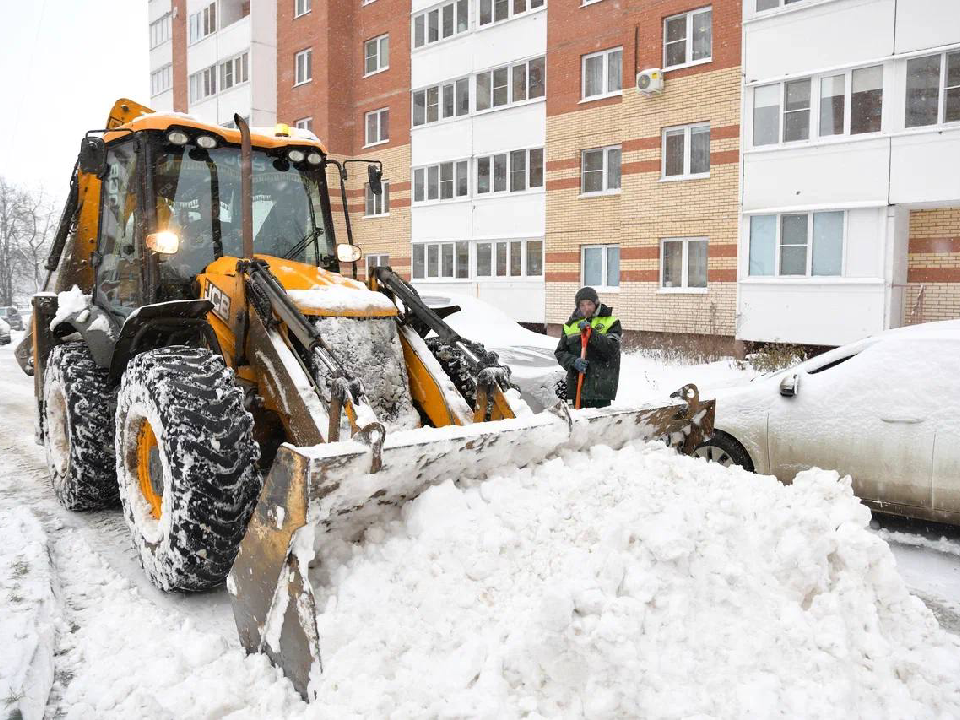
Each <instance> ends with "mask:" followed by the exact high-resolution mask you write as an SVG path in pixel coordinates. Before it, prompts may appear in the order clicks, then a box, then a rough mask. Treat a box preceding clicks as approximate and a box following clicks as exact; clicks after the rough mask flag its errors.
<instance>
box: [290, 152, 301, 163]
mask: <svg viewBox="0 0 960 720" xmlns="http://www.w3.org/2000/svg"><path fill="white" fill-rule="evenodd" d="M287 157H288V158H290V162H295V163H298V162H303V158H304V157H305V155H304V154H303V150H291V151H290V152H288V153H287Z"/></svg>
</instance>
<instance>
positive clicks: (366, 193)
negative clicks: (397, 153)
mask: <svg viewBox="0 0 960 720" xmlns="http://www.w3.org/2000/svg"><path fill="white" fill-rule="evenodd" d="M381 185H382V186H383V192H381V193H380V195H375V194H374V193H373V191H372V190H371V189H370V183H364V184H363V217H364V218H382V217H389V216H390V181H389V180H382V181H381ZM371 202H372V203H373V212H372V213H371V212H368V211H369V206H370V203H371ZM378 205H379V212H377V210H378V208H377V206H378ZM367 257H369V256H367Z"/></svg>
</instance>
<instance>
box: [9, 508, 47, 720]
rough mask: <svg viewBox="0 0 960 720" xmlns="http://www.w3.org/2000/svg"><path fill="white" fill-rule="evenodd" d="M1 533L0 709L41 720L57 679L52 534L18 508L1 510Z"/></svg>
mask: <svg viewBox="0 0 960 720" xmlns="http://www.w3.org/2000/svg"><path fill="white" fill-rule="evenodd" d="M0 538H3V542H0V593H2V595H3V597H2V599H0V639H2V641H0V642H2V644H3V651H2V652H0V711H2V712H0V714H2V715H3V717H10V718H13V717H23V718H25V720H32V719H33V718H37V719H38V720H39V718H42V717H43V711H44V708H45V707H46V704H47V697H48V695H49V694H50V687H51V685H52V684H53V672H54V663H53V651H54V639H55V631H54V621H55V617H56V614H57V603H56V598H55V597H54V591H53V583H54V577H53V570H52V568H51V563H50V554H49V548H48V545H47V535H46V533H44V531H43V528H42V527H41V526H40V521H39V520H38V519H37V517H36V516H35V515H34V514H33V513H32V512H30V511H29V510H27V509H26V508H23V507H17V508H11V509H9V510H0ZM18 711H19V713H20V715H19V716H18V715H17V712H18Z"/></svg>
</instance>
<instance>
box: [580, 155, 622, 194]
mask: <svg viewBox="0 0 960 720" xmlns="http://www.w3.org/2000/svg"><path fill="white" fill-rule="evenodd" d="M611 150H619V151H620V187H617V188H610V187H609V180H610V177H609V170H610V168H609V160H610V151H611ZM597 151H602V153H603V166H602V169H601V173H602V175H603V189H602V190H585V189H584V187H585V185H586V183H585V182H584V175H583V172H584V162H583V156H584V154H585V153H588V152H597ZM621 192H623V146H621V145H604V146H603V147H598V148H586V149H585V150H581V151H580V197H582V198H591V197H600V196H601V195H619V194H620V193H621Z"/></svg>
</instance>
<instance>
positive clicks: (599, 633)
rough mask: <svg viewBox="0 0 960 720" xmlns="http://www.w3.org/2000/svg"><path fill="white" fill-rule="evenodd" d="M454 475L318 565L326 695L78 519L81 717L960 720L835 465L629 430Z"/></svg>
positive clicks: (930, 642) (958, 686)
mask: <svg viewBox="0 0 960 720" xmlns="http://www.w3.org/2000/svg"><path fill="white" fill-rule="evenodd" d="M459 480H460V483H459V486H457V485H454V484H453V483H452V482H448V483H446V484H443V485H439V486H436V487H433V488H431V489H430V490H428V491H426V492H425V493H423V494H422V495H421V496H420V497H419V498H418V499H416V500H414V501H412V502H410V503H408V504H407V505H405V506H404V508H403V510H402V511H401V512H399V513H398V514H397V516H396V517H394V518H393V519H391V520H389V521H386V522H385V523H384V524H382V525H379V526H376V527H374V528H371V529H370V530H368V531H367V533H366V535H365V537H364V540H363V542H362V543H360V544H358V545H354V546H343V547H341V548H340V549H339V555H338V557H335V558H328V559H327V561H326V563H325V564H323V565H322V566H321V567H320V568H318V571H321V572H318V575H324V574H326V573H329V574H328V575H326V577H317V578H315V587H317V588H318V592H319V594H320V597H319V598H318V600H319V607H320V608H321V609H320V616H319V618H318V620H319V627H320V633H321V649H322V652H323V670H324V671H323V673H322V674H321V675H319V676H318V677H315V678H314V684H313V689H314V690H315V691H316V692H317V699H316V700H315V701H314V702H313V703H312V704H310V705H306V704H304V703H303V702H301V701H300V699H299V697H298V696H297V695H296V693H295V692H294V690H293V687H292V686H291V685H290V684H289V682H288V681H287V680H286V679H284V678H283V677H282V675H281V674H280V671H279V670H277V669H276V668H274V667H272V666H270V665H269V663H268V661H267V659H266V657H265V656H263V655H259V654H254V655H250V656H246V655H245V654H244V653H243V651H242V650H241V649H240V647H239V644H238V643H237V641H236V640H235V639H234V638H233V637H231V635H232V629H228V631H227V635H221V634H220V633H218V632H217V631H215V630H213V629H210V628H207V627H204V626H203V624H202V623H201V624H200V625H197V624H196V622H195V621H194V620H191V619H188V620H186V621H185V620H184V619H183V617H182V616H181V615H180V614H179V613H177V612H159V610H158V607H157V605H156V604H155V602H154V601H152V600H150V599H147V598H144V597H141V596H140V591H139V590H137V589H135V588H132V587H130V585H129V583H128V582H127V581H126V580H124V579H123V578H120V577H118V576H117V575H116V573H115V572H114V571H113V570H111V569H110V568H109V567H108V566H106V565H105V564H104V563H103V561H99V560H97V559H96V558H95V556H94V555H92V554H91V553H90V550H89V548H87V546H86V545H85V544H84V543H83V542H81V541H80V540H79V538H78V536H76V535H75V534H74V535H71V536H68V537H66V538H65V539H64V540H63V541H62V542H61V543H59V544H58V546H57V549H56V551H57V552H58V553H61V554H64V555H65V558H64V561H63V562H62V571H63V572H65V573H69V574H70V577H69V578H67V579H68V580H69V581H70V582H71V583H74V584H77V583H81V582H82V581H89V582H90V584H91V585H90V589H89V591H88V592H87V594H86V595H85V596H84V597H85V598H86V599H85V601H84V602H83V603H82V605H83V607H82V608H80V609H77V610H75V611H74V613H73V616H72V617H73V620H72V622H74V623H75V633H73V634H70V635H67V636H66V637H67V638H68V642H67V645H68V647H66V648H65V654H63V655H61V656H60V657H59V658H58V666H60V667H61V669H63V670H67V671H69V672H70V673H71V675H72V679H71V681H70V683H69V684H68V686H67V687H66V688H65V690H64V695H63V697H62V698H61V700H60V702H62V703H63V705H64V706H65V707H67V708H69V710H68V712H67V717H68V718H87V717H142V718H166V717H189V718H194V717H226V716H229V717H232V718H258V717H283V718H324V719H327V718H330V719H333V718H336V720H343V719H345V718H360V717H363V718H368V717H369V718H381V717H390V718H437V717H447V718H497V719H498V720H499V719H500V718H520V717H525V718H544V717H562V718H577V717H588V718H639V717H647V718H674V717H676V718H680V717H715V718H743V717H755V718H770V717H789V718H809V717H821V718H835V717H862V718H870V719H871V720H875V719H876V718H896V719H898V720H899V719H900V718H906V717H909V718H922V717H960V641H958V640H957V639H956V638H955V637H954V636H952V635H949V634H948V633H946V632H945V631H943V630H941V629H940V627H939V626H938V625H937V622H936V620H935V619H934V617H933V615H932V614H931V613H930V612H929V611H928V610H927V608H926V607H925V606H924V605H923V603H922V602H921V601H920V600H919V599H917V598H915V597H913V596H911V595H910V594H909V593H908V591H907V589H906V587H905V585H904V582H903V580H902V579H901V577H900V575H899V574H898V572H897V568H896V566H895V564H894V558H893V555H892V554H891V552H890V550H889V548H888V546H887V545H886V543H885V542H884V541H883V540H882V539H880V538H879V537H877V536H876V535H875V534H873V533H872V532H870V530H869V529H868V523H869V519H870V513H869V511H868V510H867V509H866V508H865V507H863V506H862V505H861V504H860V503H859V502H858V501H857V499H856V498H855V497H854V496H853V494H852V493H851V490H850V485H849V482H848V481H847V480H845V479H841V478H838V477H837V475H836V473H830V472H823V471H809V472H806V473H803V474H801V475H800V476H798V478H797V480H796V482H794V484H793V485H792V486H783V485H781V484H780V483H778V482H777V481H776V480H775V479H773V478H771V477H763V476H756V475H751V474H748V473H746V472H743V471H741V470H739V469H730V470H727V469H724V468H722V467H720V466H718V465H711V464H707V463H705V462H704V461H702V460H695V459H691V458H686V457H680V456H678V455H676V454H675V453H674V452H672V451H670V450H668V449H667V448H665V447H663V446H662V445H658V444H646V445H645V444H642V443H635V444H632V445H630V446H628V447H626V448H625V449H623V450H620V451H616V452H615V451H613V450H611V449H609V448H606V447H596V448H594V449H593V450H591V451H590V452H586V453H572V454H568V455H564V456H561V457H558V458H555V459H553V460H551V461H548V462H546V463H544V464H542V465H539V466H537V467H534V468H529V469H522V470H517V471H513V472H511V473H510V474H509V475H505V476H503V477H497V478H491V479H489V480H486V481H484V482H474V481H470V480H468V479H464V478H460V479H459ZM322 570H325V571H326V573H323V572H322ZM104 597H108V598H110V601H109V602H105V601H104ZM228 637H229V639H227V638H228Z"/></svg>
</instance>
